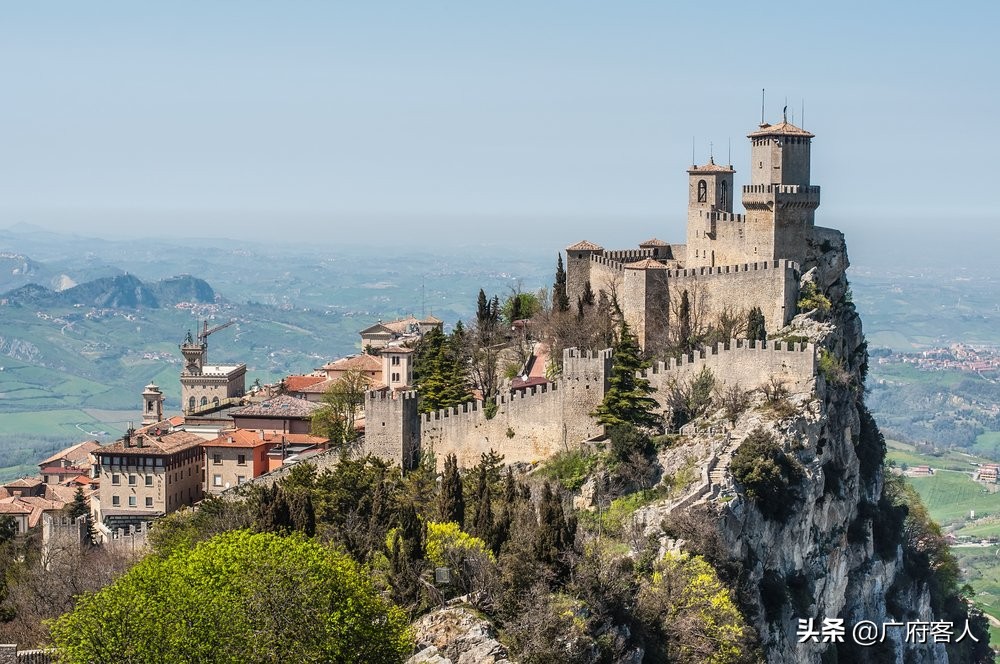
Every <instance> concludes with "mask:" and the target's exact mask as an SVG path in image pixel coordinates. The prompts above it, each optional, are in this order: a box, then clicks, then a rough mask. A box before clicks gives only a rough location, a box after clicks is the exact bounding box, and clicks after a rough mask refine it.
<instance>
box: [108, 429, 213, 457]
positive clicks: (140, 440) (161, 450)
mask: <svg viewBox="0 0 1000 664" xmlns="http://www.w3.org/2000/svg"><path fill="white" fill-rule="evenodd" d="M203 440H204V438H201V437H200V436H196V435H194V434H193V433H188V432H187V431H173V432H171V433H165V434H163V435H161V436H153V435H150V434H148V433H138V432H137V433H134V434H133V435H132V438H131V441H130V444H129V446H128V447H126V445H125V440H124V439H119V440H116V441H115V442H113V443H111V444H110V445H105V446H104V447H101V448H99V449H98V450H97V452H96V453H97V454H107V453H115V454H121V453H123V452H124V453H127V454H142V455H149V456H157V455H166V454H174V453H175V452H181V451H183V450H187V449H190V448H192V447H197V446H198V445H199V444H201V442H202V441H203Z"/></svg>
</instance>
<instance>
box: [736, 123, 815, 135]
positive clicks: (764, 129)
mask: <svg viewBox="0 0 1000 664" xmlns="http://www.w3.org/2000/svg"><path fill="white" fill-rule="evenodd" d="M761 136H807V137H809V138H815V137H816V135H815V134H810V133H809V132H808V131H806V130H805V129H801V128H799V127H796V126H795V125H793V124H792V123H790V122H787V121H786V122H779V123H778V124H775V125H769V124H767V123H766V122H765V123H764V124H762V125H761V126H760V129H758V130H757V131H755V132H752V133H750V134H747V138H759V137H761Z"/></svg>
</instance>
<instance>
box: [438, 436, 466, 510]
mask: <svg viewBox="0 0 1000 664" xmlns="http://www.w3.org/2000/svg"><path fill="white" fill-rule="evenodd" d="M438 514H439V515H440V516H441V521H443V522H444V523H448V522H454V523H457V524H458V526H459V527H460V528H461V527H462V525H463V524H464V523H465V496H464V495H463V493H462V476H461V474H460V473H459V472H458V459H456V458H455V455H454V454H449V455H448V456H447V457H445V460H444V474H443V475H442V477H441V493H440V494H439V496H438Z"/></svg>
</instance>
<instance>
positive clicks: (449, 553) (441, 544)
mask: <svg viewBox="0 0 1000 664" xmlns="http://www.w3.org/2000/svg"><path fill="white" fill-rule="evenodd" d="M471 555H482V556H486V557H488V558H489V559H490V560H491V561H493V562H496V560H495V559H494V557H493V553H492V552H490V551H489V550H488V549H487V548H486V542H484V541H483V540H481V539H479V538H478V537H473V536H472V535H470V534H468V533H466V532H463V531H462V529H461V528H459V527H458V524H457V523H437V522H435V521H430V522H428V523H427V559H428V560H429V561H431V564H433V565H434V566H435V567H442V566H445V565H452V564H454V563H455V562H456V561H457V562H461V561H462V560H465V559H466V558H468V557H469V556H471Z"/></svg>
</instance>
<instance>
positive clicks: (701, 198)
mask: <svg viewBox="0 0 1000 664" xmlns="http://www.w3.org/2000/svg"><path fill="white" fill-rule="evenodd" d="M698 202H699V203H707V202H708V183H707V182H705V181H704V180H698Z"/></svg>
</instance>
